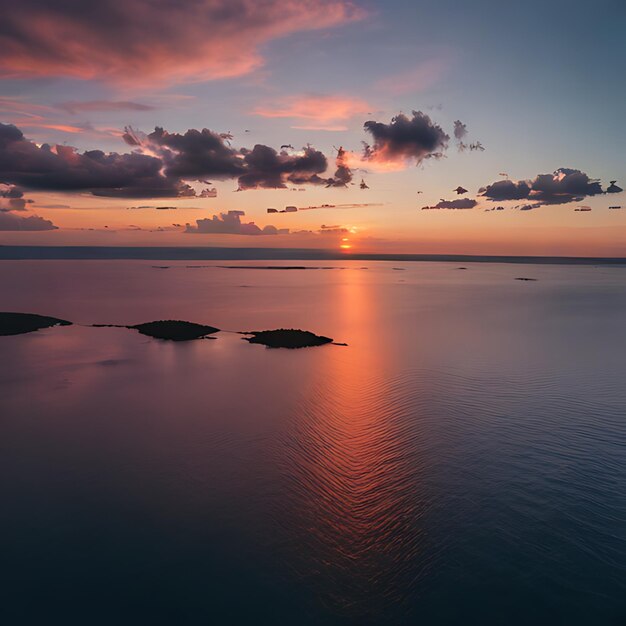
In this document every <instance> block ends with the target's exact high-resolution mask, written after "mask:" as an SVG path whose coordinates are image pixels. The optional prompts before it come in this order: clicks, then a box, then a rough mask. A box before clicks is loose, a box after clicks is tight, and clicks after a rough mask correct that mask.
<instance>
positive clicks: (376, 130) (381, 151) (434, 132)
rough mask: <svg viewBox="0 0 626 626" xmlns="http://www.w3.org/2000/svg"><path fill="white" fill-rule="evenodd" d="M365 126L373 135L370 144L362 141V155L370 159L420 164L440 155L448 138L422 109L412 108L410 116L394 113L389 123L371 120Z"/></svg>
mask: <svg viewBox="0 0 626 626" xmlns="http://www.w3.org/2000/svg"><path fill="white" fill-rule="evenodd" d="M364 128H365V130H366V131H367V132H368V133H370V135H371V136H372V138H373V145H371V146H370V145H368V144H365V150H364V159H365V160H366V161H371V162H383V163H385V162H392V163H393V162H404V163H415V164H419V163H421V162H422V161H423V160H424V159H429V158H439V157H441V156H443V152H444V151H445V150H446V148H447V146H448V141H449V139H450V137H449V136H448V135H447V134H446V133H445V132H444V131H443V130H442V128H441V127H440V126H439V125H438V124H435V123H434V122H433V121H432V120H431V119H430V117H429V116H428V115H426V114H425V113H422V112H421V111H413V116H412V117H411V118H409V117H407V116H406V115H404V114H403V113H401V114H400V115H396V116H395V117H394V118H392V120H391V122H390V123H389V124H385V123H383V122H375V121H373V120H370V121H367V122H365V124H364Z"/></svg>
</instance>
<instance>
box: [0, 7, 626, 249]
mask: <svg viewBox="0 0 626 626" xmlns="http://www.w3.org/2000/svg"><path fill="white" fill-rule="evenodd" d="M0 9H1V12H2V16H3V17H2V18H1V20H0V50H1V51H2V52H1V53H0V244H5V245H10V244H13V245H15V244H32V245H107V246H110V245H121V246H123V245H133V246H135V245H141V246H143V245H154V246H164V245H167V246H170V245H172V246H205V245H206V246H234V247H254V248H258V247H274V248H275V247H288V248H303V247H307V248H325V249H337V250H345V251H346V252H368V253H372V252H374V253H375V252H384V253H394V252H396V253H439V254H448V253H449V254H455V253H457V254H506V255H515V254H520V255H533V254H536V255H567V256H569V255H574V256H576V255H578V256H626V199H625V197H624V193H623V192H622V188H623V187H624V186H625V185H624V183H626V160H625V159H624V146H625V145H626V124H625V122H624V111H626V86H625V85H624V79H623V77H624V76H626V38H625V37H624V29H625V28H626V3H624V2H623V1H622V0H599V1H596V2H594V3H589V2H582V1H575V0H571V1H569V2H562V1H560V0H544V1H543V2H539V1H535V0H530V1H527V2H524V3H510V2H493V1H487V0H477V1H474V2H465V3H461V2H458V1H456V2H455V1H451V0H438V1H430V0H428V1H421V0H418V1H412V2H398V1H396V0H393V1H389V0H387V1H385V2H382V1H381V2H377V1H374V0H369V1H361V0H355V1H354V2H346V1H344V0H282V1H279V0H101V1H100V2H98V3H85V2H84V1H83V0H55V1H52V0H47V1H46V0H22V1H21V2H20V3H14V2H11V3H9V2H8V0H0ZM611 181H615V182H611ZM622 205H623V206H622ZM286 207H292V208H291V209H289V210H287V208H286ZM609 207H620V208H609ZM268 209H272V210H271V212H268Z"/></svg>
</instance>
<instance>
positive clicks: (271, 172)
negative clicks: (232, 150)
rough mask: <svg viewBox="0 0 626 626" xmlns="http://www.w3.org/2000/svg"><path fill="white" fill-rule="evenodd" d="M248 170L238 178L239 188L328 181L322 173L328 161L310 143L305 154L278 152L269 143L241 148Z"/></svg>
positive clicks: (277, 186)
mask: <svg viewBox="0 0 626 626" xmlns="http://www.w3.org/2000/svg"><path fill="white" fill-rule="evenodd" d="M241 152H242V154H244V157H243V164H244V168H245V173H244V174H242V175H241V176H240V177H239V179H238V182H239V188H240V189H257V188H262V189H286V188H287V185H286V183H287V182H289V183H292V184H294V185H303V184H305V183H309V184H313V185H316V184H318V185H319V184H326V183H327V182H328V181H327V180H325V179H323V178H321V177H320V174H322V173H323V172H325V171H326V168H327V167H328V161H327V160H326V157H325V156H324V154H322V153H321V152H320V151H319V150H315V149H314V148H312V147H311V146H307V147H306V148H304V154H302V155H289V154H287V153H286V152H280V153H278V152H277V151H276V150H274V149H273V148H270V147H269V146H263V145H261V144H257V145H256V146H254V148H253V149H252V150H249V151H247V150H242V151H241Z"/></svg>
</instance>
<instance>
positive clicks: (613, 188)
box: [606, 180, 624, 193]
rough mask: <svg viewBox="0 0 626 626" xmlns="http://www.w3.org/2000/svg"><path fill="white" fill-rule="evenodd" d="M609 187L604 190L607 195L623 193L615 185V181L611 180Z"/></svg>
mask: <svg viewBox="0 0 626 626" xmlns="http://www.w3.org/2000/svg"><path fill="white" fill-rule="evenodd" d="M610 183H611V184H610V185H609V186H608V187H607V188H606V192H607V193H621V192H622V191H624V190H623V189H622V188H621V187H620V186H619V185H616V184H615V183H617V181H616V180H612V181H610Z"/></svg>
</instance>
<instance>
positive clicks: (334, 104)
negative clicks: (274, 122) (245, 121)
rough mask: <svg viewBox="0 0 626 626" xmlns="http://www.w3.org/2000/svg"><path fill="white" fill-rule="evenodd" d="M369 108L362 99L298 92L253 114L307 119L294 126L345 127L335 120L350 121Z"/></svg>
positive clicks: (336, 128)
mask: <svg viewBox="0 0 626 626" xmlns="http://www.w3.org/2000/svg"><path fill="white" fill-rule="evenodd" d="M369 111H371V107H370V105H369V104H368V103H367V102H365V100H362V99H361V98H354V97H352V96H315V95H299V96H292V97H289V98H287V99H286V100H284V101H283V102H281V103H275V104H266V105H261V106H259V107H257V108H256V109H255V110H254V111H253V113H254V114H255V115H260V116H262V117H269V118H291V119H297V120H307V122H308V123H306V124H301V125H299V126H295V127H294V128H302V129H307V130H308V129H315V130H346V127H345V126H344V125H338V124H333V122H337V121H343V120H348V119H350V118H352V117H355V116H357V115H363V114H365V113H368V112H369ZM311 122H312V123H311Z"/></svg>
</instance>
